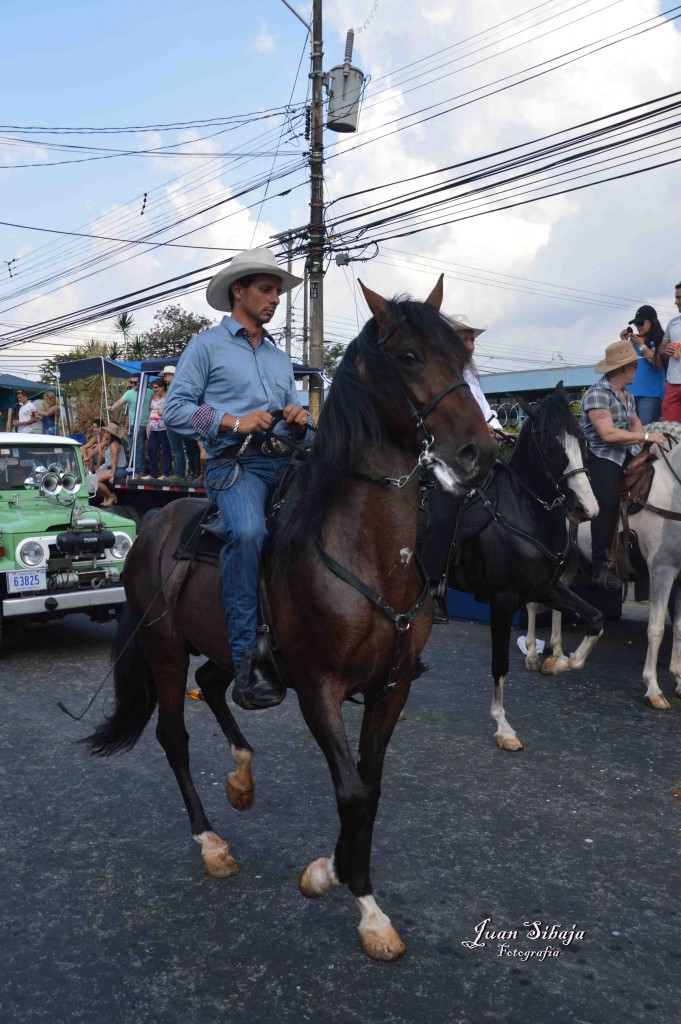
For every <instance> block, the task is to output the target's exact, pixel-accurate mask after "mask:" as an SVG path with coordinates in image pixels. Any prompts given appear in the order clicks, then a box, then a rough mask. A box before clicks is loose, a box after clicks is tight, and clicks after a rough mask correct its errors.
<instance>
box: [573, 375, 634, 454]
mask: <svg viewBox="0 0 681 1024" xmlns="http://www.w3.org/2000/svg"><path fill="white" fill-rule="evenodd" d="M624 397H625V399H626V405H625V404H624V403H623V402H622V399H621V397H620V395H619V394H618V393H617V391H615V389H614V387H613V386H612V384H611V383H610V381H609V380H608V378H607V377H605V376H604V377H601V379H600V380H599V381H597V382H596V383H595V384H592V386H591V387H590V388H589V390H588V391H587V393H586V394H585V395H584V398H583V399H582V409H581V413H580V425H581V428H582V430H583V431H584V436H585V437H586V440H587V444H588V445H589V451H590V452H592V453H593V454H594V455H597V456H598V457H599V458H600V459H610V461H611V462H616V463H617V464H618V465H620V466H623V465H624V460H625V459H626V457H627V450H628V449H627V445H626V444H606V442H605V441H603V439H602V438H601V436H600V434H599V433H598V431H597V430H596V428H595V427H594V425H593V423H592V422H591V420H590V419H589V412H590V411H591V410H592V409H607V411H608V412H609V413H610V415H611V416H612V422H613V423H614V425H615V426H616V427H617V429H618V430H631V417H632V415H633V413H634V412H635V409H636V405H635V402H634V396H633V395H632V394H630V393H629V392H628V391H626V390H625V392H624ZM633 447H634V448H635V449H636V451H638V450H639V449H638V445H634V446H633Z"/></svg>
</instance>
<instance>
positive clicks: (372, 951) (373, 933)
mask: <svg viewBox="0 0 681 1024" xmlns="http://www.w3.org/2000/svg"><path fill="white" fill-rule="evenodd" d="M359 937H360V939H361V940H362V948H363V949H364V952H365V953H366V955H367V956H370V957H371V959H372V960H382V961H383V962H384V963H390V961H391V960H399V958H400V957H401V956H404V954H405V953H406V952H407V947H406V946H405V944H404V943H403V942H402V939H401V938H400V937H399V935H398V934H397V932H396V931H395V929H394V928H393V926H392V925H391V924H386V925H383V927H382V928H367V930H366V931H364V932H362V931H360V933H359Z"/></svg>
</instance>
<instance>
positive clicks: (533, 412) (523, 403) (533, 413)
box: [516, 395, 539, 420]
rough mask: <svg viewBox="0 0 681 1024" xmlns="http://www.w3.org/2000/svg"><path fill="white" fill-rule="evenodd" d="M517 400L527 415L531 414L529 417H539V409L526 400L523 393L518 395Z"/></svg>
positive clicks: (534, 418)
mask: <svg viewBox="0 0 681 1024" xmlns="http://www.w3.org/2000/svg"><path fill="white" fill-rule="evenodd" d="M516 402H517V403H518V405H519V406H520V408H521V409H522V410H523V412H524V413H525V415H526V416H529V418H530V419H531V420H536V419H538V418H539V417H538V414H537V410H536V409H535V408H534V407H533V406H531V405H530V403H529V402H526V401H525V399H524V398H523V397H522V396H521V395H516Z"/></svg>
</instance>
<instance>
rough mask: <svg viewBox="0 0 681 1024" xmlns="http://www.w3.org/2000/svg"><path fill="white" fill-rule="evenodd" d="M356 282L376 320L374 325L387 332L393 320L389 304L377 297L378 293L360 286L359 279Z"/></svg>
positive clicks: (379, 296)
mask: <svg viewBox="0 0 681 1024" xmlns="http://www.w3.org/2000/svg"><path fill="white" fill-rule="evenodd" d="M357 280H358V282H359V286H360V288H361V289H362V291H363V293H364V298H365V299H366V300H367V306H368V307H369V309H370V310H371V312H372V313H373V315H374V317H375V318H376V323H377V324H378V326H379V327H380V328H381V330H384V331H387V329H388V328H389V327H390V325H391V323H392V320H393V315H392V310H391V308H390V303H389V302H388V300H387V299H384V298H383V296H382V295H379V294H378V292H372V290H371V288H367V286H366V285H365V284H362V282H361V281H360V280H359V278H358V279H357Z"/></svg>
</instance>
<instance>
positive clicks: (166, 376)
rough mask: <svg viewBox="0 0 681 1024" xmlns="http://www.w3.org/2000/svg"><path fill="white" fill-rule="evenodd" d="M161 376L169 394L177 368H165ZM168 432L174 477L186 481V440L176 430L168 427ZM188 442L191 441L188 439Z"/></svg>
mask: <svg viewBox="0 0 681 1024" xmlns="http://www.w3.org/2000/svg"><path fill="white" fill-rule="evenodd" d="M161 376H162V377H163V381H164V383H165V386H166V392H167V391H168V388H169V387H170V385H171V384H172V383H173V378H174V376H175V367H174V366H164V367H163V370H162V372H161ZM166 430H167V434H168V441H169V442H170V450H171V451H172V453H173V476H176V477H179V479H180V480H184V478H185V476H186V475H187V456H186V454H185V445H184V441H185V439H184V438H183V437H182V434H178V433H177V431H175V430H170V428H168V427H166ZM187 440H190V439H189V438H187ZM194 444H196V441H194Z"/></svg>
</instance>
